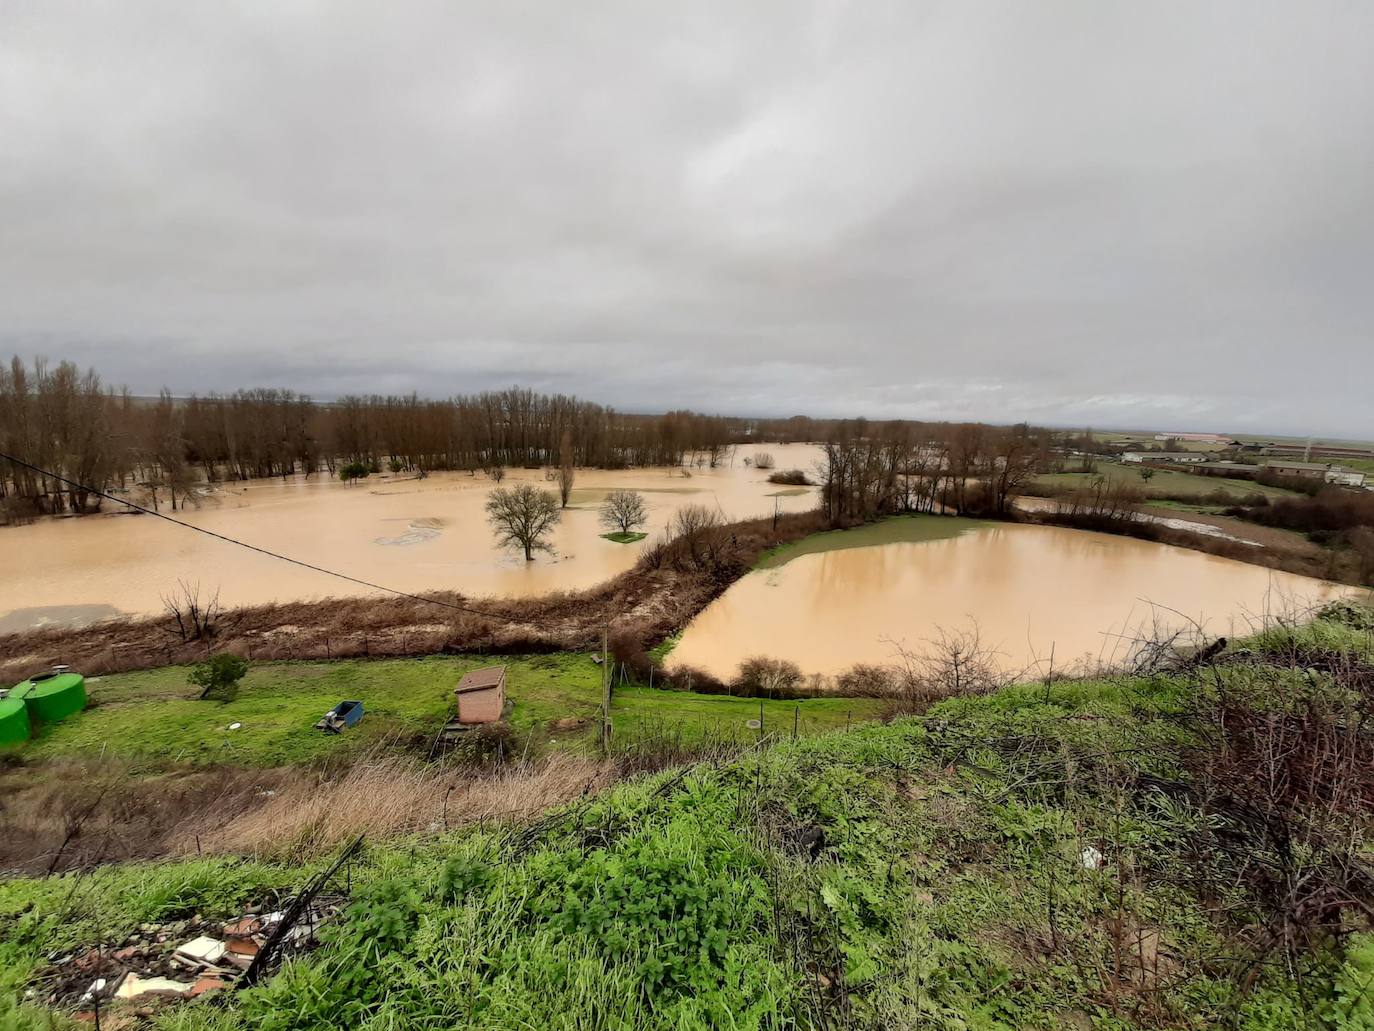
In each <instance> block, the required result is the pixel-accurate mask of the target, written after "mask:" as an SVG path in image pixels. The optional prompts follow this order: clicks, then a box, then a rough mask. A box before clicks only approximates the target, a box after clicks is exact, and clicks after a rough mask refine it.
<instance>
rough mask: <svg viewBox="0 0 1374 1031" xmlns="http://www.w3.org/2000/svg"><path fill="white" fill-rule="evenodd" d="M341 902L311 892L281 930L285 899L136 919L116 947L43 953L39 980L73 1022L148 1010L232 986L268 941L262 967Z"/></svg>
mask: <svg viewBox="0 0 1374 1031" xmlns="http://www.w3.org/2000/svg"><path fill="white" fill-rule="evenodd" d="M343 904H344V898H343V896H341V895H323V894H321V895H317V896H316V897H315V898H313V899H312V900H311V901H310V904H309V905H307V906H306V907H305V908H304V910H303V911H302V912H301V914H300V916H299V918H298V919H297V920H296V921H295V922H294V923H293V924H292V925H291V926H289V927H283V920H284V919H285V917H286V913H287V912H288V911H289V909H290V906H289V905H288V904H287V902H286V901H283V902H281V903H279V904H278V906H279V908H276V909H269V907H267V906H250V907H249V908H248V910H247V911H246V912H245V913H244V914H243V915H242V916H240V917H239V918H237V919H235V920H231V921H229V922H228V923H220V922H217V921H208V920H204V919H202V918H201V917H200V916H199V915H197V916H193V917H191V918H190V919H187V920H175V921H172V922H169V923H165V924H142V925H140V926H139V927H138V929H137V930H136V931H134V932H133V933H132V934H130V935H128V937H126V938H125V939H124V941H123V942H121V943H119V944H117V945H103V946H85V947H82V948H79V949H77V950H75V951H73V952H70V953H65V954H60V955H54V956H50V957H49V961H50V962H51V964H52V966H51V967H50V968H49V970H48V972H47V976H46V977H45V978H44V981H43V982H42V983H46V984H47V985H48V987H49V996H48V1003H49V1004H50V1005H54V1006H63V1007H70V1008H74V1009H75V1010H76V1011H77V1013H76V1016H77V1018H78V1019H82V1018H83V1017H84V1018H87V1019H90V1018H93V1017H94V1015H95V1012H96V1009H97V1008H99V1009H100V1010H104V1009H106V1008H107V1007H115V1006H120V1005H122V1004H124V1003H128V1004H129V1005H130V1006H132V1007H133V1009H134V1011H135V1012H136V1013H139V1014H141V1015H145V1016H147V1015H151V1014H152V1013H153V1012H155V1010H156V1009H157V1008H159V1007H160V1006H163V1005H166V1004H167V1002H168V1001H169V1000H181V999H189V998H195V997H197V996H200V995H204V994H206V993H207V992H214V991H219V990H222V989H225V988H233V987H234V986H235V985H236V984H237V982H238V981H239V979H240V978H242V976H243V974H244V973H245V972H246V971H247V970H248V968H249V967H250V966H251V965H252V964H253V961H254V959H256V958H257V956H258V954H259V953H260V952H263V951H264V950H266V949H267V948H268V947H269V944H270V943H271V942H272V941H273V939H274V938H275V939H277V940H276V943H275V945H274V946H272V952H271V955H270V957H269V958H268V961H267V962H268V965H269V966H270V967H276V966H277V965H278V964H280V963H281V961H282V960H283V959H285V958H287V957H288V956H291V955H297V954H299V953H301V952H305V951H308V950H309V949H310V948H312V947H313V946H314V945H315V943H316V932H317V931H318V930H319V928H320V926H321V925H322V924H324V923H326V922H327V921H328V920H329V919H331V918H332V917H333V916H334V915H335V914H336V913H337V912H338V911H339V910H340V908H342V906H343ZM36 994H38V992H37V991H34V992H32V993H31V995H36Z"/></svg>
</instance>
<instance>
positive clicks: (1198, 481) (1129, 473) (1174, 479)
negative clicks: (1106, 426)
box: [1031, 461, 1294, 498]
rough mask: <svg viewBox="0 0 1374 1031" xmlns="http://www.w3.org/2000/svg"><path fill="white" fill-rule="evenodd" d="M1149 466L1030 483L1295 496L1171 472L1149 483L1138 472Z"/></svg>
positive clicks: (1101, 466) (1112, 466)
mask: <svg viewBox="0 0 1374 1031" xmlns="http://www.w3.org/2000/svg"><path fill="white" fill-rule="evenodd" d="M1142 468H1151V467H1149V466H1140V465H1134V464H1132V465H1126V464H1124V463H1121V462H1105V461H1099V462H1098V463H1097V470H1096V471H1095V472H1091V473H1079V472H1068V473H1046V474H1044V475H1042V476H1037V477H1035V478H1034V479H1033V480H1032V481H1031V482H1032V483H1035V484H1039V485H1041V486H1044V487H1085V486H1087V485H1088V484H1090V483H1091V482H1092V481H1093V480H1095V479H1097V478H1098V477H1099V476H1101V477H1105V478H1106V479H1107V480H1109V481H1112V482H1117V483H1124V484H1126V485H1127V486H1129V487H1134V488H1136V489H1138V490H1141V491H1143V492H1144V493H1146V494H1173V495H1178V496H1180V497H1187V496H1196V497H1201V496H1203V495H1207V494H1212V493H1215V492H1217V491H1220V492H1222V493H1224V494H1229V495H1231V496H1232V497H1237V498H1241V497H1245V496H1246V495H1248V494H1264V495H1266V496H1267V497H1271V498H1289V497H1293V496H1294V492H1293V491H1291V490H1288V489H1286V488H1284V487H1271V486H1268V485H1266V484H1263V483H1256V482H1255V481H1254V480H1230V479H1227V478H1225V477H1222V476H1200V475H1197V474H1195V473H1183V472H1178V471H1176V470H1174V469H1153V471H1152V473H1151V475H1150V478H1149V479H1148V480H1146V479H1142V478H1141V475H1140V471H1141V469H1142Z"/></svg>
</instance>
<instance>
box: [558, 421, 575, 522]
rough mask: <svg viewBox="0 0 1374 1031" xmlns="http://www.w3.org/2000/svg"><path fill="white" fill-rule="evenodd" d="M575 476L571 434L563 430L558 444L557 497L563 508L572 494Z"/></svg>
mask: <svg viewBox="0 0 1374 1031" xmlns="http://www.w3.org/2000/svg"><path fill="white" fill-rule="evenodd" d="M575 476H576V471H575V470H574V468H573V449H572V434H571V433H569V432H568V431H567V430H564V431H563V437H562V439H561V440H560V441H559V444H558V497H559V500H560V501H562V503H563V507H564V508H567V507H568V498H569V497H571V496H572V489H573V478H574V477H575Z"/></svg>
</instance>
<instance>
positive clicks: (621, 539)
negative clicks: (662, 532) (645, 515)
mask: <svg viewBox="0 0 1374 1031" xmlns="http://www.w3.org/2000/svg"><path fill="white" fill-rule="evenodd" d="M601 536H602V538H603V539H604V540H608V541H612V542H614V543H616V544H634V543H636V542H638V541H642V540H643V539H644V538H645V537H647V536H649V535H648V534H647V533H635V532H634V531H631V532H630V533H622V532H621V531H619V530H617V531H615V532H614V533H603V534H602V535H601Z"/></svg>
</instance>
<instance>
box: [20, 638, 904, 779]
mask: <svg viewBox="0 0 1374 1031" xmlns="http://www.w3.org/2000/svg"><path fill="white" fill-rule="evenodd" d="M492 663H502V664H504V665H505V666H506V670H507V695H508V697H509V698H510V699H511V700H512V701H513V702H514V709H513V711H512V713H511V715H510V723H511V726H512V727H513V729H514V730H515V731H516V732H517V734H519V735H521V736H523V735H524V734H525V733H526V732H530V733H532V734H533V735H534V736H535V743H536V744H538V745H546V746H551V747H559V748H565V749H572V750H576V751H584V750H586V749H588V748H589V747H590V746H591V745H592V744H593V736H592V734H591V733H590V731H584V730H573V731H567V732H562V733H560V732H558V731H556V730H552V729H551V727H550V725H551V724H552V723H553V722H554V721H557V720H563V719H567V718H569V717H572V718H574V719H585V720H592V719H593V718H594V717H595V716H596V714H597V712H598V709H599V706H600V704H601V667H599V666H597V665H596V664H595V663H593V662H592V657H591V656H590V655H587V654H567V653H562V654H551V655H530V656H513V657H512V656H501V657H499V658H490V657H481V656H431V657H428V658H422V659H374V660H356V661H342V662H270V663H261V664H258V665H255V666H254V667H253V668H252V669H251V670H250V671H249V673H248V675H247V676H246V677H245V678H244V680H243V682H242V685H241V688H240V691H239V696H238V698H236V699H235V700H234V701H232V702H229V703H227V704H220V703H217V702H205V701H199V700H197V698H196V695H197V693H198V692H197V689H196V688H193V687H191V686H190V685H189V684H188V683H187V680H186V675H187V672H188V670H187V668H186V667H183V666H169V667H164V668H161V669H154V670H143V671H139V672H135V673H119V674H113V675H110V676H105V677H98V678H93V679H92V680H91V681H90V683H89V692H90V699H91V703H92V704H91V708H89V709H87V710H86V711H85V712H84V713H82V714H81V715H80V716H77V717H75V718H73V719H69V720H67V721H65V722H63V723H59V724H55V725H53V726H51V727H47V728H45V729H44V730H43V731H42V732H41V733H40V734H39V736H38V737H37V738H36V739H35V740H33V741H32V742H30V743H29V744H27V745H25V746H22V747H21V749H20V751H21V752H22V754H23V756H24V757H25V758H26V759H30V760H38V759H53V758H58V757H65V756H103V757H104V758H107V759H109V758H125V759H131V760H139V761H148V762H155V763H164V762H182V763H187V762H190V763H233V764H236V765H241V766H279V765H285V764H290V763H301V762H308V761H313V760H321V759H329V758H341V757H345V756H347V755H349V754H354V753H358V752H360V751H363V750H366V749H368V748H371V747H373V746H376V745H379V744H382V743H384V742H392V743H395V742H398V741H406V740H410V739H416V740H419V741H427V740H428V739H429V738H430V737H432V735H433V734H434V733H435V732H436V731H437V730H438V728H439V727H440V726H441V725H442V724H443V722H444V720H445V717H446V715H447V714H448V713H449V711H450V709H451V706H452V702H453V688H454V686H455V685H456V684H457V683H458V680H459V678H461V677H462V675H463V673H465V672H466V671H468V670H470V669H474V668H476V667H478V666H484V665H490V664H492ZM344 699H361V700H362V702H363V704H364V706H365V709H366V715H365V716H364V718H363V720H362V722H361V723H360V724H359V725H358V726H357V728H356V729H354V730H350V731H348V732H346V733H344V734H342V735H333V734H324V733H321V732H320V731H317V730H313V729H311V728H312V726H313V724H314V723H315V721H316V720H317V719H319V718H320V716H322V715H323V714H324V713H325V712H326V711H328V710H329V709H330V708H332V707H333V706H334V705H335V704H337V703H338V702H340V701H342V700H344ZM881 706H882V703H880V702H878V701H876V700H874V699H861V698H855V699H849V698H815V699H806V700H803V701H800V702H781V701H778V702H775V701H765V702H763V710H764V724H765V728H766V727H769V726H783V725H785V726H786V728H787V729H788V731H789V732H790V730H791V728H792V726H793V722H794V720H795V722H796V723H797V727H798V732H799V733H803V734H811V733H817V732H820V731H823V730H831V729H834V728H836V727H843V726H845V725H846V724H847V723H848V722H850V721H856V720H863V719H870V718H872V717H873V716H874V715H875V714H876V713H877V712H878V711H879V710H880V708H881ZM759 707H760V703H759V701H758V700H757V699H748V698H728V697H722V696H719V695H700V694H690V693H687V692H679V691H660V690H658V689H652V690H651V689H649V688H647V687H627V688H621V689H618V690H616V692H615V693H614V696H613V703H612V710H611V716H612V722H613V725H614V730H615V735H616V738H617V739H618V740H624V741H633V740H634V739H636V738H637V737H639V736H641V735H644V734H654V735H660V734H663V733H666V732H668V731H670V730H671V732H672V733H673V734H675V735H677V736H679V737H681V738H682V739H683V740H685V741H687V742H691V741H693V740H700V739H703V738H710V739H712V740H718V739H727V740H728V739H739V740H750V739H752V738H754V737H756V736H757V731H755V730H752V729H751V728H749V727H748V726H747V723H748V721H749V720H751V719H753V720H756V719H758V718H759ZM234 723H238V724H239V727H238V728H237V729H234V730H230V729H229V727H230V725H231V724H234ZM550 739H552V740H550Z"/></svg>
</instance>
